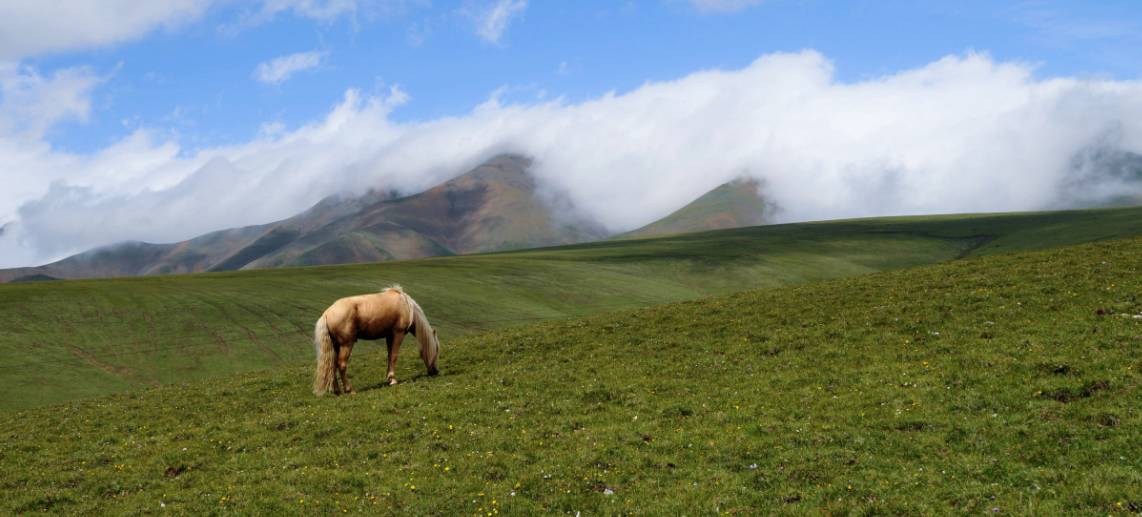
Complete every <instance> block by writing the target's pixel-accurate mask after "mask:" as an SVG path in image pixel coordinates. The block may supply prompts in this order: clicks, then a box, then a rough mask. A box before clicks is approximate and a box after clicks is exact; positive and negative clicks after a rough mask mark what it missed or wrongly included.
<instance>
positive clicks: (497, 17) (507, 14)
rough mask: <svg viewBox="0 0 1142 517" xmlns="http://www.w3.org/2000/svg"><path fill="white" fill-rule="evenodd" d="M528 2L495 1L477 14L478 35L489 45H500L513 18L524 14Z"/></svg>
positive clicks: (516, 0) (519, 0)
mask: <svg viewBox="0 0 1142 517" xmlns="http://www.w3.org/2000/svg"><path fill="white" fill-rule="evenodd" d="M525 9H527V0H495V1H494V2H492V3H491V4H488V5H487V6H485V7H484V8H483V9H481V10H479V11H478V12H476V14H475V15H474V18H475V20H476V35H477V36H479V37H480V38H481V39H483V40H484V41H487V42H488V43H499V42H500V38H501V37H503V35H504V32H505V31H507V29H508V24H510V23H511V21H512V18H514V17H516V16H519V15H521V14H523V11H524V10H525Z"/></svg>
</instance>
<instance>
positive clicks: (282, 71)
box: [254, 51, 327, 84]
mask: <svg viewBox="0 0 1142 517" xmlns="http://www.w3.org/2000/svg"><path fill="white" fill-rule="evenodd" d="M326 55H327V54H326V53H325V52H319V51H312V52H298V53H297V54H290V55H288V56H281V57H278V58H274V59H271V60H269V61H266V62H264V63H260V64H258V67H257V68H256V69H255V70H254V78H255V79H257V80H259V81H261V82H263V83H266V84H281V83H283V82H285V81H286V80H288V79H289V78H290V76H292V75H293V74H296V73H298V72H301V71H303V70H309V69H311V68H316V67H317V66H318V65H320V64H321V61H322V60H324V59H325V56H326Z"/></svg>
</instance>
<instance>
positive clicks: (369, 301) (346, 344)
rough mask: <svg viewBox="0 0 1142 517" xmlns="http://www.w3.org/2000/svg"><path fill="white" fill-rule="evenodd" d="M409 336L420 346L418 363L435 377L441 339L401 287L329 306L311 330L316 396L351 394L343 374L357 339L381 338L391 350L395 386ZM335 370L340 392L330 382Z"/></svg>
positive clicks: (334, 383)
mask: <svg viewBox="0 0 1142 517" xmlns="http://www.w3.org/2000/svg"><path fill="white" fill-rule="evenodd" d="M409 333H411V334H412V335H414V336H416V340H417V341H418V342H420V358H421V359H423V360H424V365H425V366H426V367H427V368H428V374H429V375H436V374H437V373H439V370H437V369H436V358H437V356H439V354H440V338H439V337H437V335H436V330H434V329H433V328H432V325H431V324H429V323H428V317H426V316H425V315H424V310H422V309H421V308H420V305H419V304H417V303H416V300H413V299H412V297H411V296H409V295H408V294H407V293H405V292H404V290H402V289H401V287H400V286H399V285H393V286H392V287H388V288H386V289H385V290H383V291H381V292H379V293H372V294H362V295H358V296H350V297H348V298H341V299H340V300H337V301H336V302H333V305H330V306H329V308H328V309H325V312H324V313H322V314H321V317H320V318H318V320H317V324H316V325H314V329H313V345H314V348H315V349H316V352H317V369H316V371H315V372H314V374H313V393H314V394H315V395H318V396H320V395H324V394H325V393H326V392H328V391H329V390H330V389H333V392H334V394H337V395H340V394H341V392H343V391H344V392H347V393H354V391H353V385H352V384H350V383H349V377H348V376H347V375H346V373H345V370H346V369H347V368H348V366H349V354H351V353H352V352H353V344H354V343H355V342H356V341H357V340H358V339H380V338H382V337H383V338H385V344H386V345H388V349H389V373H388V383H389V385H390V386H392V385H395V384H396V383H397V377H396V366H397V356H398V355H400V344H401V341H402V340H403V339H404V336H405V335H406V334H409ZM335 357H336V363H334V358H335ZM334 367H336V368H337V370H338V372H339V373H340V375H341V386H340V388H338V386H337V385H336V384H337V383H336V380H335V379H334V371H333V369H334Z"/></svg>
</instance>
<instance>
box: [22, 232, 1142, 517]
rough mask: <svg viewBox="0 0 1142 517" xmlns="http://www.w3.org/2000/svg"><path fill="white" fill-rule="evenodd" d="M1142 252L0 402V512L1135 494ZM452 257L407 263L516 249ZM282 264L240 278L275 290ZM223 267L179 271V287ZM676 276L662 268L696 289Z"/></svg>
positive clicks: (921, 271) (1049, 260)
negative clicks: (391, 365) (390, 381)
mask: <svg viewBox="0 0 1142 517" xmlns="http://www.w3.org/2000/svg"><path fill="white" fill-rule="evenodd" d="M854 224H856V223H854ZM877 224H885V225H887V227H892V224H893V223H884V222H881V223H877ZM821 227H822V228H829V226H828V225H822V226H821ZM744 234H748V232H744ZM696 238H697V237H696ZM1002 240H1003V239H997V240H995V241H992V243H999V242H1001V241H1002ZM648 245H649V244H648ZM953 248H954V246H953ZM607 249H612V250H613V249H614V248H608V247H607V246H605V245H604V246H598V247H596V251H599V250H607ZM934 249H942V248H938V247H934ZM577 250H578V251H575V252H576V253H588V252H589V249H582V248H579V249H577ZM1140 250H1142V238H1137V237H1136V238H1131V239H1121V240H1113V241H1105V242H1099V243H1093V244H1086V245H1081V246H1076V247H1068V248H1061V249H1053V250H1048V251H1040V252H1027V253H1021V254H1003V255H995V256H989V257H974V258H968V259H965V260H959V261H954V262H951V263H948V264H941V265H935V266H927V267H918V268H910V269H904V270H900V271H893V272H886V273H874V274H869V275H862V276H856V277H850V278H843V279H834V280H829V281H823V282H816V283H810V284H805V285H800V286H796V287H785V288H768V289H760V290H753V291H749V292H741V293H737V294H732V295H726V296H719V297H707V298H702V299H699V300H691V301H686V302H679V303H673V304H668V305H660V306H655V307H649V308H643V309H635V310H624V311H618V312H611V313H607V314H597V315H594V316H589V317H586V318H581V319H572V320H564V321H558V322H547V323H541V324H536V325H532V326H526V327H515V328H511V329H503V330H498V331H494V332H483V333H469V334H468V335H466V336H464V337H457V338H454V339H451V340H449V341H448V342H446V343H445V348H444V350H443V355H442V360H441V367H442V374H441V375H440V376H438V377H427V376H424V375H422V372H423V365H421V364H420V363H419V362H418V361H415V360H412V359H411V358H412V357H414V354H415V351H410V352H409V354H410V355H408V356H406V358H405V361H404V362H402V363H401V365H400V367H399V372H398V374H399V375H400V376H401V378H402V379H404V382H403V383H402V384H400V385H398V386H396V387H392V388H390V387H382V385H381V381H383V378H384V365H383V361H382V360H381V359H382V357H383V353H382V352H381V351H380V350H379V349H378V348H373V349H362V350H361V351H359V352H358V354H357V355H355V356H354V361H355V362H354V364H353V367H352V373H353V375H354V378H355V379H356V383H355V384H357V386H358V389H360V390H361V392H360V393H358V394H355V395H351V396H343V397H325V398H317V397H314V396H312V395H311V394H310V392H309V386H310V375H311V369H310V366H309V365H308V364H302V363H301V362H300V361H287V360H286V359H284V358H283V365H282V366H281V367H278V368H274V369H272V370H268V371H263V372H258V373H251V374H248V375H242V376H231V377H228V378H225V379H221V380H213V381H209V382H205V381H198V382H189V383H182V384H177V385H170V386H164V387H159V388H156V389H152V390H145V391H141V392H134V393H128V394H120V395H114V396H110V397H104V398H100V399H96V400H89V401H82V402H76V403H71V404H67V405H57V406H53V407H47V408H41V409H32V410H25V411H18V412H8V413H5V414H2V415H0V433H2V435H3V440H0V465H2V466H3V468H2V470H0V494H2V495H3V497H2V498H0V513H10V514H23V513H33V512H38V511H50V512H67V513H85V514H95V513H108V512H110V513H130V514H138V513H159V512H161V511H174V512H177V513H185V514H196V515H199V514H252V513H253V514H282V513H307V514H318V513H323V514H329V513H341V512H353V513H358V512H360V513H370V514H376V513H380V514H389V513H402V514H414V515H425V514H471V515H489V514H491V515H497V514H501V513H503V514H530V513H540V512H558V513H563V514H570V515H575V514H576V513H579V512H582V513H581V514H582V515H597V514H619V513H627V512H633V513H637V514H651V515H664V514H680V513H682V514H703V513H708V514H714V513H718V514H805V513H826V514H908V515H917V514H924V515H933V514H963V513H974V514H980V513H989V514H991V513H1001V514H1022V515H1059V514H1064V513H1069V514H1085V515H1106V514H1133V513H1138V512H1139V511H1142V496H1140V495H1139V494H1142V434H1140V433H1139V429H1140V428H1142V413H1140V408H1142V404H1140V403H1142V392H1140V391H1139V383H1140V380H1142V359H1140V357H1139V355H1138V351H1139V349H1140V347H1142V254H1140V253H1139V251H1140ZM544 253H550V254H552V255H551V256H561V255H560V253H556V252H544ZM595 256H598V255H595ZM619 257H620V255H619V254H616V255H612V259H614V260H615V261H617V262H620V263H621V262H622V260H621V259H620V258H619ZM470 260H471V261H468V260H465V261H457V262H448V261H424V262H419V263H416V264H407V265H404V266H402V267H410V268H411V267H415V268H420V269H418V271H427V270H428V269H429V268H432V267H444V266H458V265H467V267H471V268H473V270H481V269H479V268H481V267H488V266H483V265H478V264H480V261H483V260H488V261H494V260H521V261H522V260H525V259H524V258H523V257H521V256H519V255H508V256H503V257H500V258H498V259H497V258H493V257H485V258H479V259H470ZM550 260H555V259H550ZM561 260H568V261H569V262H571V263H572V264H574V263H575V262H574V260H572V259H561ZM850 263H854V264H855V263H857V262H855V261H853V262H850ZM605 264H606V263H603V264H601V265H599V267H604V266H605ZM751 264H753V263H752V262H751ZM866 266H867V265H866ZM504 267H506V266H504ZM646 267H650V266H646ZM662 267H667V266H662ZM710 267H726V266H725V265H724V264H718V265H715V266H710ZM755 267H756V266H755ZM359 269H360V270H361V271H368V270H369V268H359ZM680 269H681V270H682V271H692V270H690V269H687V268H680ZM353 270H354V268H344V269H330V270H328V271H330V272H341V273H342V274H345V275H346V276H345V277H341V278H342V279H341V280H340V281H341V282H344V283H349V280H348V279H350V278H353V277H352V275H351V274H349V273H346V272H345V271H353ZM315 271H316V270H315ZM556 271H558V270H556ZM647 271H653V270H652V269H648V270H647ZM300 274H310V273H305V272H270V273H265V274H259V275H264V276H260V277H258V278H260V279H261V280H262V281H270V280H273V279H274V277H275V275H280V276H281V278H280V280H281V281H282V284H283V285H282V286H281V287H280V288H281V289H286V288H287V287H289V285H288V282H285V280H286V279H290V278H296V276H294V275H300ZM357 274H363V273H357ZM242 278H243V277H242V276H241V275H237V276H233V277H228V276H207V277H196V278H195V279H193V282H200V283H201V284H195V285H199V286H200V287H198V289H199V290H198V291H194V292H193V293H188V294H194V295H196V296H199V297H202V298H205V299H213V298H208V297H207V296H206V295H205V294H203V292H204V291H205V290H206V289H208V288H211V287H212V286H214V285H215V284H211V283H207V282H218V284H217V285H220V286H221V285H226V282H225V281H226V280H229V279H235V280H240V279H242ZM685 278H691V279H692V281H697V279H698V278H699V277H698V276H692V277H685ZM180 281H181V282H190V281H191V279H148V280H141V281H128V282H115V283H108V284H107V285H114V286H116V287H118V286H123V285H126V286H131V285H139V286H154V287H152V288H153V289H155V290H156V292H161V291H162V287H163V286H172V287H173V286H179V285H180V284H179V282H180ZM486 281H487V282H489V284H488V286H487V289H488V292H489V293H493V292H496V290H497V289H499V288H500V287H498V284H496V282H501V281H502V278H499V277H492V278H489V279H487V280H486ZM132 282H135V283H134V284H133V283H132ZM193 282H190V283H193ZM521 282H522V281H521ZM684 282H685V281H684V280H676V281H674V282H672V283H670V284H669V285H673V286H676V287H674V288H676V289H679V294H678V296H692V295H694V294H695V293H697V292H700V290H698V289H696V288H694V289H695V290H694V291H686V290H685V289H683V287H681V286H684V285H685V283H684ZM75 285H79V286H91V285H94V286H95V287H89V288H90V289H96V288H98V287H99V286H100V285H103V284H98V283H95V284H91V283H82V284H80V283H77V284H75ZM269 285H270V286H276V285H278V284H273V283H270V284H269ZM60 286H63V287H67V288H75V289H79V288H78V287H68V284H60ZM525 287H526V286H523V285H515V284H506V285H505V286H504V287H503V288H504V289H507V290H508V292H514V291H511V289H521V291H519V292H524V291H522V290H523V289H525ZM727 287H728V286H723V287H722V288H727ZM291 288H294V289H302V288H297V287H291ZM234 289H235V290H234V291H224V292H223V293H220V294H215V295H214V296H232V295H233V294H234V293H237V292H240V290H238V288H234ZM123 292H128V291H127V290H126V289H124V290H123ZM298 294H299V295H300V294H304V293H300V292H299V293H298ZM670 295H673V293H668V292H663V293H660V294H656V296H670ZM139 296H142V295H139ZM515 296H519V295H518V294H516V295H515ZM425 299H426V300H428V299H430V298H429V297H425ZM517 299H521V298H517ZM574 301H575V300H570V301H568V303H569V304H571V303H573V302H574ZM202 303H204V304H206V303H207V302H205V301H203V302H202ZM242 303H248V302H242ZM293 303H295V304H297V305H298V306H300V307H304V304H305V303H306V302H303V301H297V302H293ZM520 303H521V306H529V305H526V304H524V303H523V302H520ZM548 303H554V302H553V301H549V302H548ZM265 305H266V306H267V309H265V310H268V307H272V306H273V304H265ZM276 308H277V309H278V311H279V314H283V315H285V314H290V312H289V311H290V310H292V309H282V308H280V307H276ZM560 310H562V311H566V312H567V313H570V312H573V309H570V308H564V307H562V306H555V308H554V309H552V311H553V313H555V312H558V311H560ZM583 310H584V311H589V310H588V309H583ZM477 313H478V309H472V312H470V313H467V314H471V315H472V317H473V318H475V315H476V314H477ZM104 317H105V318H115V316H114V313H111V314H104ZM232 321H241V320H240V317H239V316H234V318H233V320H232ZM275 321H276V320H275ZM458 321H460V322H463V321H465V320H458ZM308 322H309V319H308V318H306V319H305V320H304V321H303V322H301V323H299V324H307V323H308ZM277 324H278V325H280V326H282V327H286V328H289V327H288V326H289V325H292V323H291V322H289V321H288V320H287V319H286V318H284V317H283V318H282V320H281V321H280V322H278V323H277ZM267 325H268V323H267ZM453 325H455V326H454V327H453V329H459V328H462V326H461V323H453ZM219 326H221V325H219ZM159 328H161V327H159ZM297 339H301V338H300V337H298V338H297ZM299 346H301V345H299ZM306 346H307V345H306ZM409 348H414V347H409ZM222 355H223V356H225V354H222Z"/></svg>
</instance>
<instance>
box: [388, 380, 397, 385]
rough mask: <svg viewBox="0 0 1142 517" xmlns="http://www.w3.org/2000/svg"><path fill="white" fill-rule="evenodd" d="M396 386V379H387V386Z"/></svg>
mask: <svg viewBox="0 0 1142 517" xmlns="http://www.w3.org/2000/svg"><path fill="white" fill-rule="evenodd" d="M396 385H397V380H396V379H389V386H396Z"/></svg>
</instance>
